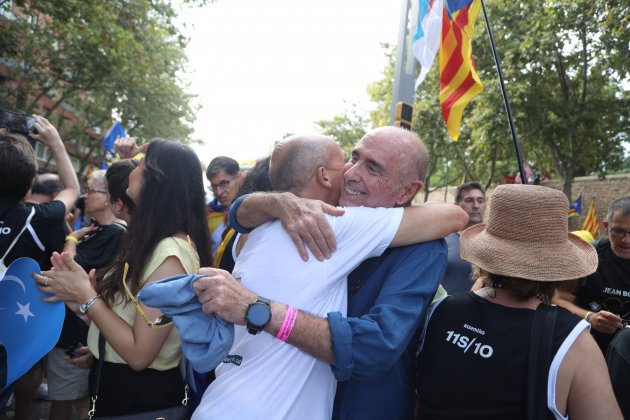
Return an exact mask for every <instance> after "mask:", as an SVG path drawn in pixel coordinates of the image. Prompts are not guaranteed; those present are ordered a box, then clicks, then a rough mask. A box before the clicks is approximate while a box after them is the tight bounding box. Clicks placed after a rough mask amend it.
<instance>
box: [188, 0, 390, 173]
mask: <svg viewBox="0 0 630 420" xmlns="http://www.w3.org/2000/svg"><path fill="white" fill-rule="evenodd" d="M401 7H402V1H395V0H318V1H306V0H239V1H235V0H216V2H215V3H212V4H208V5H207V6H204V7H201V8H199V7H194V8H185V9H183V10H182V12H181V13H180V21H181V22H182V25H181V26H182V31H183V33H184V34H186V35H187V36H189V37H190V42H189V45H188V47H187V50H186V51H187V55H188V58H189V65H188V70H187V73H186V75H185V78H186V79H187V81H188V82H189V83H190V86H189V91H190V92H191V93H193V94H196V95H198V97H197V99H196V101H197V103H198V104H199V105H201V106H202V109H201V110H200V111H199V112H198V113H197V121H196V123H195V125H194V128H195V134H194V137H195V138H199V139H202V140H204V144H203V145H202V146H195V149H196V151H197V153H198V154H199V156H200V159H201V160H202V162H204V163H206V164H207V163H208V162H209V161H210V160H211V159H212V158H213V157H215V156H219V155H226V156H231V157H233V158H235V159H236V160H238V161H241V162H244V161H248V160H250V161H251V160H253V159H257V158H260V157H263V156H265V155H267V154H268V153H269V152H270V151H271V147H272V145H273V142H274V141H278V140H280V139H282V137H283V136H284V135H285V134H286V133H305V132H315V131H316V126H315V125H314V123H313V122H314V121H316V120H319V119H330V118H332V117H333V116H335V115H337V114H340V113H342V112H343V111H344V110H346V109H349V108H350V104H352V103H356V104H357V105H358V106H359V107H360V108H362V109H365V110H369V109H370V108H371V107H372V105H371V104H370V101H369V98H368V96H367V92H366V89H367V85H368V83H370V82H373V81H376V80H378V79H379V78H381V77H382V72H383V69H384V67H385V64H386V58H385V54H384V50H383V48H382V47H381V43H383V42H389V43H390V44H395V43H396V39H397V36H398V27H399V20H400V12H401Z"/></svg>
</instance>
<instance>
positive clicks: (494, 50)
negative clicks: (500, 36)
mask: <svg viewBox="0 0 630 420" xmlns="http://www.w3.org/2000/svg"><path fill="white" fill-rule="evenodd" d="M481 8H482V9H483V17H484V19H485V20H486V28H487V29H488V37H489V38H490V46H491V47H492V55H493V57H494V62H495V64H496V65H497V73H498V75H499V81H500V82H501V92H502V93H503V101H504V102H505V110H506V111H507V115H508V121H509V123H510V131H511V132H512V140H513V142H514V150H515V151H516V159H517V160H518V170H519V173H520V174H521V182H522V183H523V184H527V178H526V177H525V168H524V167H523V158H522V156H521V149H520V148H519V146H518V137H517V136H516V128H514V120H513V118H512V108H511V107H510V100H509V98H508V94H507V90H506V89H505V82H504V81H503V72H502V71H501V64H500V62H499V55H498V54H497V48H496V47H495V45H494V37H493V36H492V29H490V20H488V13H487V12H486V5H485V4H484V3H483V0H481Z"/></svg>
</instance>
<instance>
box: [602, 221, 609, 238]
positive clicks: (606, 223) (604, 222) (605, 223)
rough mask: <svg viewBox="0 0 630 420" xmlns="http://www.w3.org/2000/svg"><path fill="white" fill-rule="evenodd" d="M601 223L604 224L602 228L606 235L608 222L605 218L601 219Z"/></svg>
mask: <svg viewBox="0 0 630 420" xmlns="http://www.w3.org/2000/svg"><path fill="white" fill-rule="evenodd" d="M602 225H604V230H605V231H606V235H608V222H607V221H606V219H604V220H602Z"/></svg>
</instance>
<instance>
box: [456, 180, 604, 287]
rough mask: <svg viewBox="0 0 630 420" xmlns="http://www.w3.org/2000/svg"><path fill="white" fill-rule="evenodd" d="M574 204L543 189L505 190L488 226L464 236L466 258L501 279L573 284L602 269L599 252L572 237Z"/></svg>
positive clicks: (495, 200) (498, 193)
mask: <svg viewBox="0 0 630 420" xmlns="http://www.w3.org/2000/svg"><path fill="white" fill-rule="evenodd" d="M568 209H569V201H568V200H567V197H566V196H565V195H564V193H562V192H560V191H558V190H554V189H551V188H547V187H542V186H538V185H500V186H498V187H497V188H496V189H495V190H494V192H493V193H492V199H491V206H490V216H489V217H488V223H486V224H477V225H473V226H471V227H469V228H468V229H466V230H465V231H463V232H462V234H461V238H460V243H461V257H462V258H463V259H465V260H466V261H469V262H471V263H473V264H475V265H477V266H478V267H480V268H482V269H484V270H486V271H488V272H490V273H493V274H498V275H503V276H509V277H518V278H523V279H528V280H536V281H559V280H572V279H577V278H580V277H584V276H587V275H589V274H591V273H593V272H594V271H595V270H596V269H597V253H596V252H595V248H593V247H592V246H591V245H590V244H588V243H586V242H584V241H583V240H581V239H580V238H578V237H577V236H575V235H573V234H569V233H568V232H567V210H568Z"/></svg>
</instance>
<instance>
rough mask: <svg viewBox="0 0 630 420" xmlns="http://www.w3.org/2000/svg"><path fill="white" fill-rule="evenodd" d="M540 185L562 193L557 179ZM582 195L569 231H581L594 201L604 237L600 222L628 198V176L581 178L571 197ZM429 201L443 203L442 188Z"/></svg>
mask: <svg viewBox="0 0 630 420" xmlns="http://www.w3.org/2000/svg"><path fill="white" fill-rule="evenodd" d="M541 185H544V186H546V187H550V188H554V189H557V190H561V191H562V182H561V181H560V180H559V179H553V180H548V181H543V182H542V183H541ZM456 189H457V186H450V187H448V190H447V192H446V201H447V202H449V203H453V202H454V201H455V190H456ZM492 190H493V187H490V191H488V194H486V195H487V197H488V198H490V194H492ZM580 193H582V215H581V216H580V217H579V218H578V217H572V218H570V219H569V229H570V230H578V229H581V226H582V223H583V221H584V218H585V217H586V213H587V212H588V209H589V206H590V205H591V201H595V210H596V212H597V220H598V221H599V222H600V225H599V233H600V237H603V236H605V233H604V227H603V226H602V224H601V221H602V220H603V219H604V218H605V217H606V212H607V211H608V206H609V205H610V203H612V202H613V201H614V200H616V199H618V198H621V197H629V196H630V174H618V175H608V176H607V177H606V178H605V179H600V178H598V177H596V176H583V177H578V178H575V179H574V180H573V188H572V191H571V195H572V198H573V200H575V199H576V198H577V196H578V194H580ZM417 198H418V199H419V201H420V202H422V199H423V198H424V194H423V193H420V194H418V197H417ZM429 200H430V201H444V188H439V189H437V190H435V191H433V192H431V193H430V194H429ZM490 204H491V203H490V202H488V208H487V209H486V216H487V214H488V210H489V206H490Z"/></svg>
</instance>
